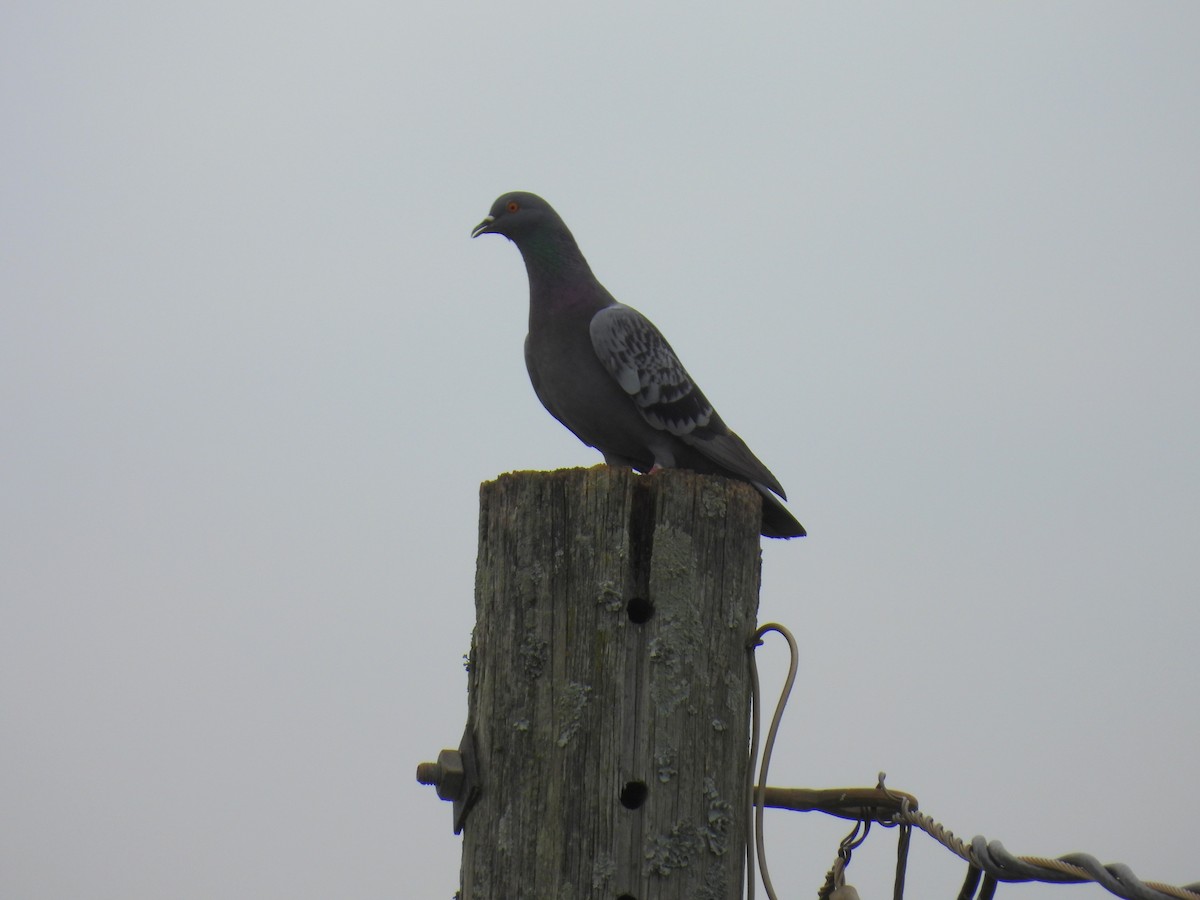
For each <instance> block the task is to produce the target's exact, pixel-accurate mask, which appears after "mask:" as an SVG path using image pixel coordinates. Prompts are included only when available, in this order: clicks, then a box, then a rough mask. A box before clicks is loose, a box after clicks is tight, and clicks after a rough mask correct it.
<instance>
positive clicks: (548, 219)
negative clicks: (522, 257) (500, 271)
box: [471, 191, 570, 247]
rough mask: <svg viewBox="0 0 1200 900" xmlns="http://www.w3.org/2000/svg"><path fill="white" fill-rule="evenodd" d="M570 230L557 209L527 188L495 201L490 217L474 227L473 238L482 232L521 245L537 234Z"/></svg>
mask: <svg viewBox="0 0 1200 900" xmlns="http://www.w3.org/2000/svg"><path fill="white" fill-rule="evenodd" d="M560 233H567V234H570V232H568V231H567V226H566V225H564V224H563V220H562V219H560V218H559V217H558V213H556V212H555V211H554V208H553V207H552V206H551V205H550V204H549V203H547V202H546V201H545V200H543V199H542V198H541V197H539V196H538V195H537V194H530V193H529V192H528V191H513V192H512V193H510V194H505V195H503V196H502V197H500V198H498V199H497V200H496V202H495V203H493V204H492V209H491V212H489V213H488V215H487V218H485V219H484V220H483V221H482V222H480V223H479V224H478V225H476V226H475V228H474V229H473V230H472V231H471V237H479V235H481V234H502V235H504V236H505V237H506V238H508V239H509V240H510V241H512V242H514V243H515V244H516V245H517V246H518V247H519V246H521V244H522V243H523V242H525V241H526V240H528V239H529V238H532V237H535V236H536V235H538V234H560Z"/></svg>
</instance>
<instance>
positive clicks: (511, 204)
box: [508, 200, 521, 212]
mask: <svg viewBox="0 0 1200 900" xmlns="http://www.w3.org/2000/svg"><path fill="white" fill-rule="evenodd" d="M520 208H521V204H520V203H518V202H517V201H516V200H509V201H508V211H509V212H516V211H517V210H518V209H520Z"/></svg>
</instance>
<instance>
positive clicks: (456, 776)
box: [417, 750, 466, 800]
mask: <svg viewBox="0 0 1200 900" xmlns="http://www.w3.org/2000/svg"><path fill="white" fill-rule="evenodd" d="M465 778H466V775H465V772H464V769H463V757H462V753H460V752H459V751H457V750H443V751H442V752H441V753H439V754H438V761H437V762H435V763H431V762H423V763H421V764H420V765H419V766H417V781H419V782H420V783H421V784H431V785H433V786H434V787H436V788H437V795H438V796H439V797H441V798H442V799H443V800H461V799H463V796H462V795H463V781H464V780H465Z"/></svg>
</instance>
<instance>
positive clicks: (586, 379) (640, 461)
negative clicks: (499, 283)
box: [471, 191, 805, 538]
mask: <svg viewBox="0 0 1200 900" xmlns="http://www.w3.org/2000/svg"><path fill="white" fill-rule="evenodd" d="M481 234H502V235H504V236H505V237H506V238H508V239H509V240H510V241H512V242H513V243H514V244H516V245H517V249H518V250H520V251H521V256H522V258H523V259H524V260H525V270H526V271H527V272H528V274H529V334H528V336H527V337H526V338H525V365H526V367H527V368H528V369H529V380H530V381H532V382H533V390H534V392H535V393H536V394H537V396H538V399H539V400H541V401H542V405H543V406H545V407H546V409H547V410H549V412H550V414H551V415H552V416H554V418H556V419H558V421H560V422H561V423H562V424H563V425H565V426H566V427H567V428H568V429H570V431H572V432H573V433H574V434H575V436H576V437H578V438H579V439H580V440H581V441H583V442H584V443H585V444H587V445H588V446H590V447H595V448H596V449H597V450H599V451H600V452H601V453H602V454H604V461H605V462H606V463H608V464H609V465H613V466H629V467H632V468H634V469H637V470H638V471H639V472H653V471H657V470H658V469H669V468H680V469H691V470H693V471H695V472H701V473H705V474H710V475H724V476H726V477H730V478H738V479H740V480H742V481H748V482H750V483H751V484H752V485H754V486H755V487H756V488H757V489H758V491H759V493H761V494H762V495H763V524H762V533H763V534H764V535H766V536H767V537H779V538H791V537H802V536H803V535H804V534H805V531H804V526H803V525H801V524H800V523H799V522H797V521H796V519H795V518H794V517H793V516H792V514H791V513H790V512H788V510H787V509H786V508H785V507H784V505H783V504H782V503H781V502H780V498H783V499H787V498H786V495H785V494H784V491H783V487H782V486H781V485H780V484H779V481H778V480H777V479H776V478H775V476H774V475H772V474H771V473H770V471H768V469H767V467H766V466H764V465H763V464H762V463H761V462H760V461H759V460H758V457H756V456H755V455H754V454H753V453H751V452H750V448H749V447H747V446H746V444H745V442H744V441H742V439H741V438H740V437H738V436H737V435H736V434H734V433H733V432H732V431H730V430H729V428H728V426H726V424H725V423H724V422H723V421H722V420H721V417H720V416H719V415H717V412H716V410H714V409H713V408H712V404H710V403H709V402H708V400H707V399H705V397H704V394H702V393H701V392H700V388H699V387H697V386H696V383H695V382H694V381H692V378H691V376H690V375H688V373H687V371H686V370H685V369H684V368H683V364H682V363H681V362H680V361H679V357H678V356H676V355H675V351H674V350H672V349H671V345H670V344H668V343H667V341H666V339H665V338H664V337H663V336H662V334H661V333H660V332H659V330H658V329H657V328H655V327H654V325H653V323H651V322H650V320H649V319H647V318H646V317H645V316H643V315H642V314H641V313H639V312H638V311H637V310H635V309H633V308H631V307H628V306H625V305H624V304H623V303H618V302H617V301H616V300H614V299H613V296H612V295H611V294H610V293H609V292H608V291H607V290H605V288H604V286H603V285H601V284H600V282H599V281H597V280H596V276H594V275H593V274H592V270H591V268H590V267H589V266H588V264H587V260H585V259H584V258H583V254H582V253H581V252H580V251H579V245H578V244H576V243H575V238H574V237H572V236H571V232H570V231H569V230H568V229H567V226H566V224H565V223H564V222H563V220H562V219H561V218H560V217H559V215H558V213H556V212H555V211H554V209H553V208H551V206H550V204H549V203H547V202H546V201H545V200H543V199H542V198H541V197H539V196H537V195H536V194H530V193H526V192H523V191H518V192H515V193H511V194H505V195H504V196H502V197H500V198H499V199H498V200H497V201H496V202H495V203H494V204H492V209H491V212H490V213H489V214H488V216H487V218H485V219H484V220H483V221H482V222H480V223H479V224H478V225H477V226H475V229H474V230H473V231H472V232H471V237H479V235H481ZM776 494H778V495H779V496H778V497H776V496H775V495H776Z"/></svg>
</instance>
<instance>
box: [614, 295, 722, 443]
mask: <svg viewBox="0 0 1200 900" xmlns="http://www.w3.org/2000/svg"><path fill="white" fill-rule="evenodd" d="M590 330H591V335H592V346H593V347H594V348H595V350H596V355H597V356H598V357H599V358H600V362H601V364H602V365H603V366H604V368H605V369H607V370H608V374H610V375H611V376H612V377H613V378H614V379H616V382H617V384H619V385H620V386H621V388H622V389H623V390H624V391H625V393H626V394H628V395H629V396H630V398H631V399H632V400H633V402H634V404H636V406H637V409H638V412H640V413H641V415H642V418H643V419H645V420H646V421H647V422H648V423H650V424H651V425H653V426H654V427H655V428H658V429H660V430H662V431H666V432H669V433H670V434H673V435H675V436H676V437H679V438H687V437H688V436H689V435H691V434H692V433H693V432H695V431H696V430H697V429H702V428H706V427H707V426H708V423H709V422H711V421H712V420H713V418H714V417H715V413H714V412H713V408H712V404H710V403H709V402H708V400H707V399H706V398H705V396H704V394H702V393H701V392H700V389H699V388H698V387H696V385H695V384H694V383H693V382H692V379H691V377H690V376H689V375H688V373H687V371H686V370H685V369H684V368H683V363H681V362H680V361H679V357H678V356H676V355H675V351H674V350H672V349H671V345H670V344H668V343H667V340H666V338H664V337H663V336H662V333H661V332H660V331H659V330H658V329H657V328H655V327H654V323H652V322H651V321H650V320H649V319H647V318H646V317H645V316H643V315H642V314H641V313H640V312H638V311H637V310H636V309H632V308H630V307H628V306H625V305H623V304H620V303H617V304H614V305H613V306H609V307H606V308H604V309H602V310H600V311H599V312H598V313H596V315H594V316H593V317H592V321H591V325H590Z"/></svg>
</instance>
